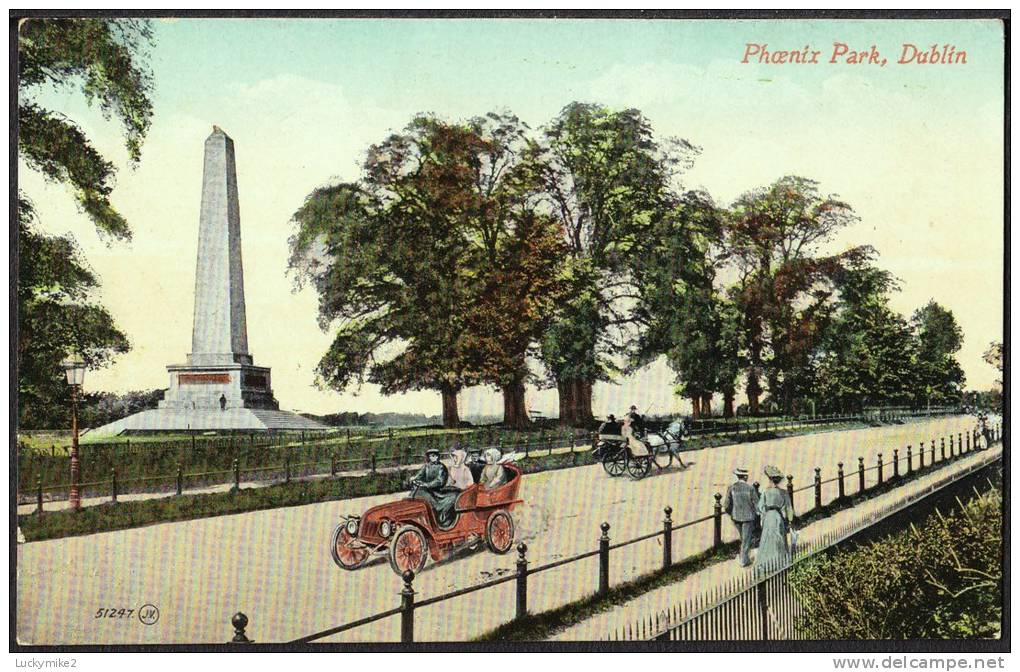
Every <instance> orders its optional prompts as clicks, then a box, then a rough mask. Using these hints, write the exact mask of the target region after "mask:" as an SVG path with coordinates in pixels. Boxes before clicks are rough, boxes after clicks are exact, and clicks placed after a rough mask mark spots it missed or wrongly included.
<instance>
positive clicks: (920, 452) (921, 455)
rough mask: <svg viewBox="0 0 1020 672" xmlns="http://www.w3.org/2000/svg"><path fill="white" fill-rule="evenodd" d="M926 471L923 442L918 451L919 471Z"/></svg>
mask: <svg viewBox="0 0 1020 672" xmlns="http://www.w3.org/2000/svg"><path fill="white" fill-rule="evenodd" d="M922 469H924V441H922V442H921V446H920V447H919V448H918V449H917V470H918V471H921V470H922Z"/></svg>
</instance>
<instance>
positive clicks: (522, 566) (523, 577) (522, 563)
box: [516, 541, 528, 619]
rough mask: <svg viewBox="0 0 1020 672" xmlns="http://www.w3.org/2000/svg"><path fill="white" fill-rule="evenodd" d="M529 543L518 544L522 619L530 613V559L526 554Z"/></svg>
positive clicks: (519, 604)
mask: <svg viewBox="0 0 1020 672" xmlns="http://www.w3.org/2000/svg"><path fill="white" fill-rule="evenodd" d="M527 552H528V545H527V544H525V543H524V542H523V541H522V542H521V543H519V544H517V616H516V618H518V619H521V618H524V616H525V615H526V614H527V613H528V559H527V557H525V554H526V553H527Z"/></svg>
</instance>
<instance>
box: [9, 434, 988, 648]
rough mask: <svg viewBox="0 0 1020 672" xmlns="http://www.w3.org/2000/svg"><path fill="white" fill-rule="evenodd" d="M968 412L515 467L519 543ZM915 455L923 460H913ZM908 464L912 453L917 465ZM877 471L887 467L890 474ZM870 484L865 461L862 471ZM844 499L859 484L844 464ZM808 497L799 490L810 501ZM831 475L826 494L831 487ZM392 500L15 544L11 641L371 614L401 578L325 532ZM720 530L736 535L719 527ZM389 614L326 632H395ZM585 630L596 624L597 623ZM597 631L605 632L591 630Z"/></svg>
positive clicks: (489, 621)
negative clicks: (618, 470)
mask: <svg viewBox="0 0 1020 672" xmlns="http://www.w3.org/2000/svg"><path fill="white" fill-rule="evenodd" d="M973 426H974V418H972V417H947V418H937V419H931V420H929V421H924V422H917V423H910V424H905V425H892V426H887V427H875V428H866V429H854V430H847V431H842V432H827V433H820V434H811V435H805V436H797V437H789V438H784V439H775V440H770V441H761V442H756V443H746V444H737V445H732V446H724V447H718V448H712V449H706V450H699V451H691V452H689V453H685V454H684V457H685V460H686V461H687V462H688V465H689V466H688V468H687V469H686V470H680V469H678V468H676V467H674V468H672V469H669V470H665V471H662V472H658V473H656V472H654V471H653V473H652V474H651V475H650V476H648V477H647V478H645V479H644V480H642V481H632V480H630V479H628V478H609V477H608V476H607V475H606V474H605V472H604V471H603V470H602V467H601V466H600V465H589V466H583V467H577V468H572V469H562V470H556V471H546V472H542V473H537V474H529V475H527V476H525V477H524V481H523V483H522V485H521V491H520V496H521V497H522V499H524V504H522V505H520V506H519V507H518V508H517V509H516V510H515V511H514V518H515V522H516V527H517V535H516V537H517V540H519V541H524V542H526V543H527V545H528V547H529V551H528V559H529V561H530V563H531V566H532V567H537V566H538V565H541V564H545V563H549V562H553V561H556V560H560V559H563V558H566V557H569V556H573V555H576V554H579V553H583V552H587V551H591V550H594V549H595V548H596V547H597V540H598V537H599V534H600V531H599V525H600V524H601V523H602V522H603V521H608V522H609V523H610V524H611V525H612V528H611V530H610V536H611V538H612V539H613V540H614V541H622V540H626V539H633V538H635V537H638V536H640V535H643V534H647V533H649V532H652V531H655V530H657V529H661V520H662V510H663V507H664V506H666V505H669V506H671V507H672V508H673V511H674V514H673V518H674V520H676V521H677V522H681V521H685V520H692V519H695V518H699V517H702V516H706V515H710V514H711V512H712V509H713V505H714V499H713V497H712V495H713V494H714V493H715V492H724V491H725V488H726V485H727V484H728V483H729V482H731V481H732V480H733V479H732V475H731V471H732V469H733V468H734V467H736V466H744V467H747V468H749V469H750V470H751V471H752V473H754V474H756V475H758V474H761V472H762V467H763V466H764V465H765V464H770V463H771V464H776V465H777V466H779V467H780V468H782V469H783V470H784V471H785V472H787V473H791V474H793V476H794V483H795V484H796V485H797V486H798V487H799V486H800V485H806V484H808V483H810V482H811V480H812V479H813V477H814V468H815V466H819V467H821V468H822V477H823V478H830V477H832V476H834V475H835V473H836V463H837V462H843V463H844V464H845V465H847V471H848V472H850V471H852V466H851V465H856V464H857V457H858V456H862V457H864V458H865V460H866V463H867V464H868V465H869V466H870V465H873V464H874V463H875V459H876V456H877V454H878V453H879V452H881V453H883V454H884V457H885V459H886V460H889V459H890V458H891V456H892V450H893V448H900V449H901V452H903V449H905V447H906V445H907V444H913V445H914V446H915V449H916V447H917V445H918V442H919V441H922V440H923V441H925V442H926V445H927V443H928V442H929V441H930V440H931V439H932V437H942V436H946V437H948V436H949V434H950V433H952V434H953V435H956V434H957V433H959V432H963V433H966V432H967V431H969V430H970V429H972V428H973ZM914 459H915V461H916V459H917V457H916V455H915V458H914ZM915 463H916V462H915ZM886 473H887V475H888V474H889V473H891V470H887V472H886ZM868 478H869V481H868V483H869V485H870V484H871V483H872V482H873V481H874V471H870V472H868ZM847 491H848V494H853V493H854V492H855V491H856V479H855V478H853V477H852V475H850V474H849V473H848V477H847ZM810 494H811V493H809V492H805V493H798V495H803V496H804V497H808V496H810ZM836 494H837V493H836V486H835V483H830V484H827V485H826V486H825V488H824V489H823V495H824V500H825V501H831V500H832V499H834V498H835V497H836ZM398 497H399V495H392V494H391V495H378V496H373V497H364V498H359V499H354V500H346V501H341V502H322V503H316V504H309V505H305V506H297V507H289V508H281V509H272V510H266V511H253V512H248V513H242V514H236V515H229V516H218V517H215V518H203V519H198V520H191V521H182V522H176V523H164V524H158V525H150V526H147V527H141V528H135V529H130V530H119V531H116V532H106V533H101V534H93V535H89V536H83V537H69V538H65V539H54V540H50V541H40V542H33V543H28V544H19V545H18V548H17V553H18V556H17V558H18V567H17V606H16V613H17V637H18V639H19V641H21V642H23V643H35V644H106V643H110V644H155V643H191V642H223V641H226V640H227V639H229V638H230V636H232V633H233V631H232V628H231V627H230V618H231V616H232V615H233V614H234V613H236V612H238V611H243V612H244V613H246V614H247V615H248V617H249V619H250V624H249V626H248V634H249V636H250V637H252V638H253V639H255V640H257V641H259V642H283V641H289V640H293V639H296V638H298V637H301V636H303V635H307V634H310V633H313V632H316V631H320V630H325V629H327V628H330V627H333V626H336V625H339V624H342V623H347V622H350V621H353V620H356V619H359V618H362V617H366V616H369V615H372V614H376V613H379V612H382V611H385V610H388V609H392V608H394V607H397V606H398V605H399V601H400V596H399V592H400V588H401V585H400V584H401V582H400V580H399V577H397V576H396V575H394V573H393V572H392V570H391V569H390V568H389V565H388V564H387V563H385V562H382V563H376V564H370V565H368V566H366V567H363V568H362V569H360V570H357V571H354V572H346V571H343V570H341V569H339V568H338V567H337V566H336V565H335V564H334V563H333V561H332V559H331V557H330V555H329V543H330V535H331V533H332V531H333V528H334V527H335V526H336V524H337V518H338V516H340V515H342V514H351V513H360V512H362V511H364V510H365V509H367V508H368V507H370V506H375V505H377V504H381V503H384V502H389V501H393V500H394V499H396V498H398ZM724 533H725V537H724V538H725V539H727V540H729V539H732V538H734V537H735V534H734V532H733V529H732V526H730V525H726V526H724ZM711 542H712V525H711V523H702V524H700V525H696V526H693V527H691V528H687V529H686V530H684V531H682V532H677V533H675V534H674V536H673V557H674V558H676V559H680V558H684V557H687V556H689V555H692V554H694V553H697V552H699V551H701V550H703V549H705V548H707V547H708V546H709V545H711ZM660 544H661V539H658V538H653V539H650V540H648V541H645V542H641V543H637V544H632V545H630V546H627V547H625V548H621V549H618V550H614V551H613V555H612V570H611V571H612V577H611V580H612V583H613V584H614V585H615V584H617V583H619V582H622V581H627V580H629V579H633V578H636V577H637V576H639V575H642V574H646V573H648V572H650V571H653V570H655V569H656V568H657V567H658V566H659V564H660V562H661V558H662V548H661V545H660ZM515 556H516V554H515V553H510V554H507V555H494V554H492V553H489V552H488V551H484V550H482V551H477V552H470V553H463V554H461V555H459V556H457V557H455V558H453V559H450V560H447V561H444V562H441V563H437V564H431V563H430V565H429V566H428V567H426V569H425V571H424V572H422V574H421V576H419V577H417V578H416V579H415V582H414V583H415V586H414V587H415V590H416V591H417V593H418V598H417V599H418V600H419V601H421V600H424V599H428V598H429V597H434V596H437V595H440V594H442V593H446V592H448V591H452V590H456V589H458V588H464V587H467V586H470V585H476V584H478V583H481V582H484V581H486V580H489V579H492V578H494V577H497V576H506V575H508V574H512V573H513V572H514V571H515V559H516V558H515ZM528 583H529V586H528V587H529V595H528V606H529V608H530V609H531V610H532V611H534V612H539V611H544V610H547V609H551V608H554V607H557V606H561V605H563V604H565V603H568V602H571V601H574V600H577V599H580V598H582V597H584V596H586V595H589V594H591V593H592V592H593V591H594V590H595V588H596V587H597V583H598V559H597V558H588V559H586V560H583V561H580V562H577V563H571V564H568V565H565V566H562V567H559V568H557V569H554V570H550V571H547V572H542V573H540V574H537V575H533V576H532V577H530V578H529V582H528ZM513 596H514V583H513V582H512V581H511V582H507V583H505V584H502V585H500V586H497V587H495V588H491V589H487V590H481V591H478V592H475V593H472V594H470V595H465V596H462V597H458V598H455V599H453V600H450V601H448V602H444V603H441V604H437V605H434V606H426V607H423V608H421V609H419V610H417V611H416V613H415V638H416V639H418V640H424V641H463V640H464V639H466V638H469V637H473V636H476V635H479V634H482V633H484V632H486V631H488V630H490V629H492V628H493V627H495V626H497V625H500V624H502V623H504V622H506V621H508V620H510V619H511V618H512V617H513V612H514V598H513ZM145 604H152V605H155V606H156V607H158V608H159V612H160V617H159V620H158V621H157V622H156V623H155V624H153V625H149V626H146V625H143V624H141V623H140V622H139V621H138V619H137V618H135V619H107V618H99V619H97V618H95V614H96V613H97V610H98V609H100V608H113V607H116V608H118V609H119V608H125V609H132V608H133V609H136V610H137V609H138V608H139V607H141V606H142V605H145ZM399 632H400V626H399V619H397V618H395V617H392V618H387V619H385V620H382V621H379V622H376V623H373V624H371V625H368V626H365V627H362V628H358V629H357V630H354V631H351V632H348V633H343V634H341V635H337V636H335V637H334V638H333V639H332V640H327V641H394V640H397V639H398V638H399ZM592 632H594V631H592ZM599 636H601V632H600V633H599Z"/></svg>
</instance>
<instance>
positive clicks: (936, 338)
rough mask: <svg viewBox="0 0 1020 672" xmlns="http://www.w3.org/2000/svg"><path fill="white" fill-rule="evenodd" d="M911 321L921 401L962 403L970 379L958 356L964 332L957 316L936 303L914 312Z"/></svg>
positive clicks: (931, 302) (930, 303) (930, 302)
mask: <svg viewBox="0 0 1020 672" xmlns="http://www.w3.org/2000/svg"><path fill="white" fill-rule="evenodd" d="M911 322H912V325H913V328H914V334H915V338H916V339H917V346H916V347H917V357H916V365H915V371H916V378H917V380H916V383H917V389H918V397H919V399H918V401H919V402H921V403H931V404H950V403H957V402H959V401H960V399H961V396H962V393H963V384H964V382H965V381H966V376H964V373H963V368H962V367H961V366H960V363H959V362H958V361H957V360H956V353H957V352H958V351H959V350H960V347H961V346H962V345H963V329H961V328H960V325H959V324H958V323H957V322H956V317H955V316H954V315H953V312H952V311H951V310H949V309H948V308H945V307H943V306H941V305H939V304H938V303H936V302H935V301H934V300H932V301H929V302H928V303H927V305H925V306H924V307H922V308H920V309H918V310H917V311H915V312H914V315H913V318H912V320H911Z"/></svg>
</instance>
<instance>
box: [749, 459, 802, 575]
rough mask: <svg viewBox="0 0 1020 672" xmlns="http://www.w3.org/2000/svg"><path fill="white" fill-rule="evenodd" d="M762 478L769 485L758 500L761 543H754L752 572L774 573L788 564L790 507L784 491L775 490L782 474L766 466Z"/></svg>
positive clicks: (791, 513) (774, 468)
mask: <svg viewBox="0 0 1020 672" xmlns="http://www.w3.org/2000/svg"><path fill="white" fill-rule="evenodd" d="M765 476H766V477H768V480H769V484H768V485H767V486H766V487H765V489H764V490H763V491H762V493H761V497H760V498H759V499H758V514H759V515H760V516H761V540H760V541H759V542H758V554H757V555H756V556H755V558H754V570H755V571H756V572H769V571H774V570H776V569H779V568H781V567H784V566H785V565H786V564H787V563H789V562H790V547H789V546H788V545H787V543H786V533H787V532H788V531H789V529H790V523H791V522H792V521H793V505H792V503H791V502H790V496H789V495H788V494H787V493H786V490H784V489H782V488H780V487H779V484H780V483H781V482H782V480H783V472H781V471H780V470H779V469H778V468H776V467H773V466H772V465H769V466H767V467H765Z"/></svg>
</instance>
